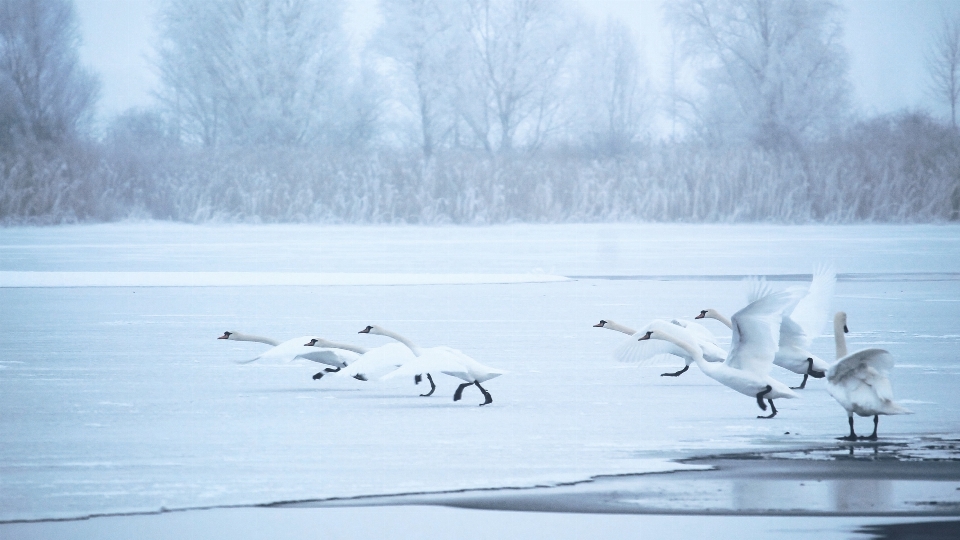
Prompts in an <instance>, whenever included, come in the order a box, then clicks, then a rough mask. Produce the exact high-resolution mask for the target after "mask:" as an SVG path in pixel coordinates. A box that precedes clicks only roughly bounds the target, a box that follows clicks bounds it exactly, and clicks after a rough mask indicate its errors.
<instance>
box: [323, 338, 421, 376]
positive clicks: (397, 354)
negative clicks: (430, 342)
mask: <svg viewBox="0 0 960 540" xmlns="http://www.w3.org/2000/svg"><path fill="white" fill-rule="evenodd" d="M305 345H306V346H307V347H324V348H327V349H343V350H347V351H352V352H355V353H357V354H359V355H360V357H359V358H358V359H357V360H356V361H355V362H353V363H351V364H350V365H349V366H348V367H346V368H344V369H342V370H340V372H339V373H337V375H339V376H341V377H353V378H354V379H357V380H358V381H369V380H372V379H379V378H380V377H383V376H384V375H386V374H387V373H390V372H391V371H393V370H395V369H397V368H398V367H400V366H402V365H403V364H405V363H406V362H408V361H410V360H413V359H414V358H416V356H414V355H413V353H412V352H411V351H410V349H409V348H408V347H407V346H405V345H403V344H402V343H387V344H386V345H381V346H380V347H374V348H372V349H371V348H367V347H360V346H357V345H350V344H347V343H338V342H334V341H327V340H325V339H311V340H310V341H309V342H308V343H306V344H305ZM321 377H323V373H317V374H316V375H314V376H313V378H314V379H319V378H321Z"/></svg>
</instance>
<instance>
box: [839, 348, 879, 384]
mask: <svg viewBox="0 0 960 540" xmlns="http://www.w3.org/2000/svg"><path fill="white" fill-rule="evenodd" d="M865 367H869V368H871V371H872V372H874V373H876V374H877V375H879V376H883V377H886V376H887V374H889V373H890V370H891V369H893V355H892V354H890V353H889V352H887V351H885V350H883V349H864V350H862V351H857V352H855V353H852V354H848V355H847V356H844V357H843V358H841V359H839V360H837V361H836V363H834V364H833V365H832V366H830V369H828V370H827V380H828V381H830V382H831V383H833V384H837V385H842V384H843V381H844V380H846V379H849V378H851V377H854V378H858V379H861V380H864V378H865V377H866V370H865V369H864V368H865ZM861 371H863V372H864V373H862V374H858V372H861ZM870 377H871V378H875V377H876V375H873V374H870Z"/></svg>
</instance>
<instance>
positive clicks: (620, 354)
mask: <svg viewBox="0 0 960 540" xmlns="http://www.w3.org/2000/svg"><path fill="white" fill-rule="evenodd" d="M644 333H646V332H644ZM642 336H643V334H640V333H637V334H634V335H633V336H630V337H628V338H627V339H625V340H623V343H621V344H620V345H619V346H617V348H616V349H614V350H613V357H614V358H615V359H616V360H617V361H618V362H623V363H627V364H638V365H641V366H646V365H650V364H653V363H655V362H656V360H659V358H658V357H659V356H661V355H664V354H669V355H673V356H679V357H680V358H683V359H687V358H688V357H689V356H690V355H689V354H687V352H686V351H684V350H683V349H681V348H680V347H677V346H676V345H674V344H673V343H670V342H669V341H664V340H661V339H645V340H643V341H637V340H638V338H640V337H642Z"/></svg>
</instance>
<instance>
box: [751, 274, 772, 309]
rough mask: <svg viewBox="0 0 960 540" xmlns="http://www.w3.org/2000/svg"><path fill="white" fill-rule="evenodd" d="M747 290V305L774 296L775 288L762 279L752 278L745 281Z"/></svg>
mask: <svg viewBox="0 0 960 540" xmlns="http://www.w3.org/2000/svg"><path fill="white" fill-rule="evenodd" d="M744 285H745V286H746V289H747V304H752V303H754V302H756V301H757V300H759V299H761V298H763V297H764V296H768V295H771V294H773V292H774V291H773V287H771V286H770V284H769V283H767V280H766V279H764V278H762V277H757V276H750V277H748V278H747V279H745V280H744Z"/></svg>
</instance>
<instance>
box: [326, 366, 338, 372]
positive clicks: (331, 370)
mask: <svg viewBox="0 0 960 540" xmlns="http://www.w3.org/2000/svg"><path fill="white" fill-rule="evenodd" d="M324 371H325V372H327V373H336V372H338V371H340V368H339V367H335V368H332V367H328V368H327V369H325V370H324Z"/></svg>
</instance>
